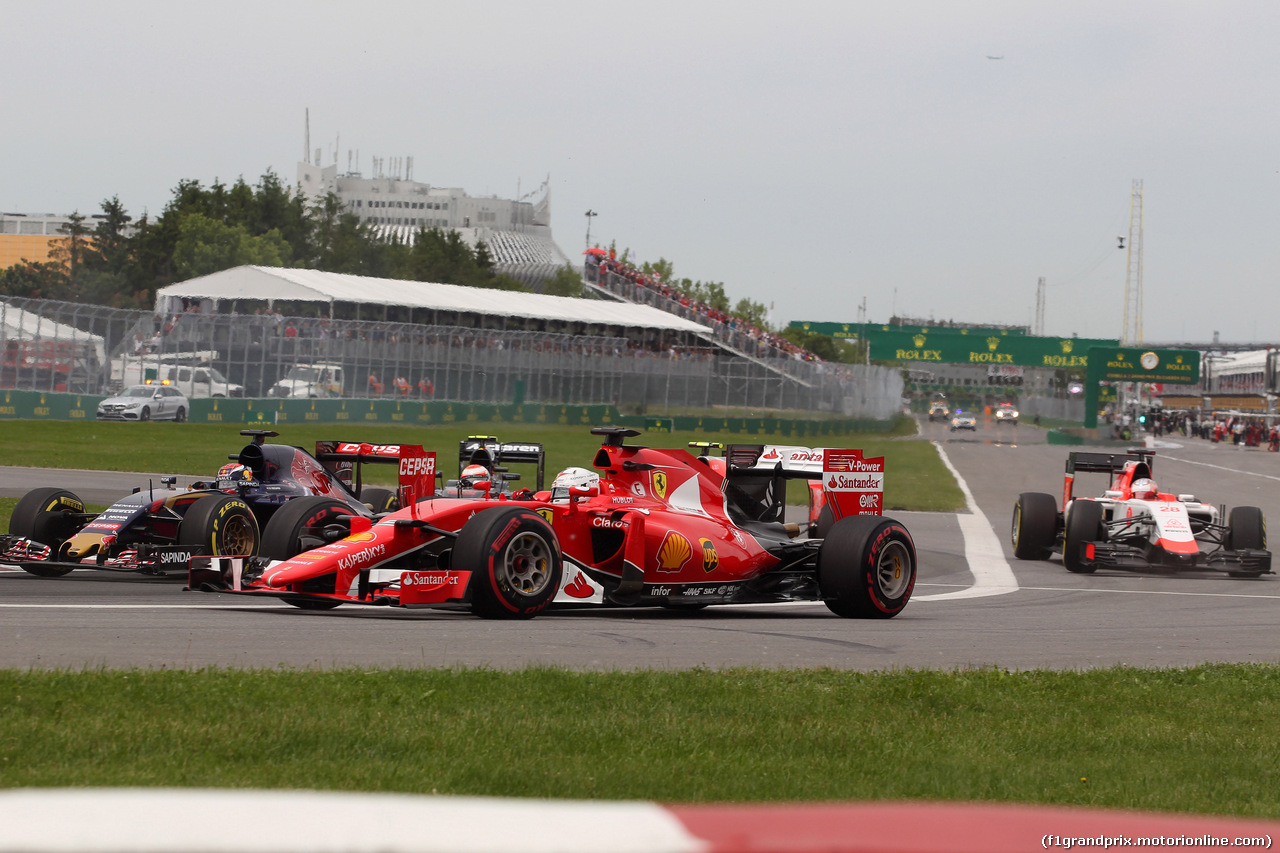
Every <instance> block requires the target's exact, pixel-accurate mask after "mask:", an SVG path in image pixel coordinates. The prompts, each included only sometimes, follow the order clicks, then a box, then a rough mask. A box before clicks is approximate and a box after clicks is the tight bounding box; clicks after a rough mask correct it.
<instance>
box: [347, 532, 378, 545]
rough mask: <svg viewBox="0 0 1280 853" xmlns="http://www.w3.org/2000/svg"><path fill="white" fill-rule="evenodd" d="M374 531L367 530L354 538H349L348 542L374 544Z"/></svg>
mask: <svg viewBox="0 0 1280 853" xmlns="http://www.w3.org/2000/svg"><path fill="white" fill-rule="evenodd" d="M374 538H375V537H374V535H373V531H372V530H366V531H365V532H364V533H357V534H355V535H354V536H348V537H347V541H348V542H372V541H373V540H374Z"/></svg>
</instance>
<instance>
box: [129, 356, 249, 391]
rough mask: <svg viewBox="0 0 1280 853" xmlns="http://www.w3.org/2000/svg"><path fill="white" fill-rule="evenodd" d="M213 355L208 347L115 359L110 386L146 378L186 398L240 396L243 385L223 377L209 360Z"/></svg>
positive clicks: (139, 382) (136, 381)
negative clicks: (185, 351)
mask: <svg viewBox="0 0 1280 853" xmlns="http://www.w3.org/2000/svg"><path fill="white" fill-rule="evenodd" d="M216 356H217V353H215V352H211V351H210V352H203V353H188V354H184V355H177V356H146V355H144V356H142V357H133V358H124V359H117V360H116V361H115V362H114V363H113V364H112V371H111V380H112V386H113V387H115V388H128V387H129V386H132V385H140V384H143V383H145V382H146V381H147V380H148V379H150V380H152V381H153V382H155V383H165V384H167V385H170V386H172V387H174V388H177V389H178V390H179V391H181V392H182V393H183V394H185V395H186V396H187V397H190V398H204V397H243V396H244V386H243V385H238V384H236V383H235V382H232V381H230V380H229V379H227V377H225V376H223V375H222V372H221V371H220V370H218V368H216V367H214V366H213V365H212V364H211V363H210V362H211V361H212V359H213V358H215V357H216Z"/></svg>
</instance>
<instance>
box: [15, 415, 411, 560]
mask: <svg viewBox="0 0 1280 853" xmlns="http://www.w3.org/2000/svg"><path fill="white" fill-rule="evenodd" d="M240 434H241V435H247V436H251V437H252V441H251V443H250V444H248V445H247V446H245V447H244V449H243V450H241V451H240V452H239V453H238V454H232V455H231V456H230V457H229V458H230V459H231V460H232V461H231V462H230V463H228V464H227V465H224V466H223V467H222V469H221V470H220V471H219V472H218V476H217V479H216V480H215V481H213V482H195V483H192V484H191V487H190V488H188V489H186V490H180V489H178V488H176V485H175V484H176V482H177V478H176V477H162V478H161V481H160V485H161V487H160V488H156V487H155V486H154V485H152V484H148V486H147V487H146V488H144V489H135V490H134V492H133V494H131V495H128V496H126V497H124V498H121V499H120V500H118V501H116V502H115V503H114V504H112V505H111V506H110V507H108V508H107V509H106V510H104V511H103V512H101V513H92V512H86V511H85V506H84V502H83V501H81V500H80V498H79V497H78V496H76V495H75V494H74V493H72V492H69V491H67V490H66V489H56V488H42V489H35V490H33V491H30V492H28V493H27V494H26V495H25V496H23V497H22V498H21V499H20V500H19V501H18V504H17V506H16V507H15V508H14V510H13V514H12V516H11V517H10V520H9V535H8V536H0V562H4V563H16V564H17V565H19V566H21V567H22V568H23V569H25V570H26V571H28V572H30V573H31V574H34V575H40V576H41V577H58V576H60V575H65V574H67V573H68V572H70V571H72V570H73V569H76V568H80V567H85V568H96V569H109V570H115V571H125V572H141V573H144V574H164V573H166V570H171V569H180V570H182V571H184V572H185V571H186V570H187V569H188V564H189V561H190V559H191V557H193V556H196V555H216V554H241V555H243V554H256V553H257V552H258V548H259V540H260V531H261V529H262V526H263V525H266V524H267V522H268V521H269V520H270V519H271V517H272V516H274V515H275V514H276V513H277V512H278V511H279V510H280V508H281V507H283V506H287V505H288V503H289V502H290V501H293V500H296V499H297V498H299V497H317V498H320V499H323V500H328V501H331V502H333V503H334V504H340V505H341V506H342V507H343V508H344V512H347V513H349V514H352V515H359V516H373V515H375V514H376V513H381V512H388V511H391V510H393V509H396V508H397V507H398V506H399V505H398V504H397V503H396V500H397V498H396V494H395V492H394V491H393V490H391V489H381V488H368V487H363V484H362V480H361V465H362V463H366V462H388V463H394V462H397V461H398V460H399V452H400V451H399V447H397V446H380V445H368V444H360V443H356V442H343V441H321V442H317V443H316V452H315V455H314V456H313V455H312V454H310V453H308V452H307V451H305V450H303V449H302V448H300V447H290V446H288V445H283V444H266V443H265V440H266V439H267V438H274V437H275V436H276V435H277V434H278V433H275V432H273V431H270V430H242V431H241V433H240ZM420 450H421V448H419V451H420ZM353 471H354V473H355V482H354V483H353V482H352V479H351V476H352V472H353Z"/></svg>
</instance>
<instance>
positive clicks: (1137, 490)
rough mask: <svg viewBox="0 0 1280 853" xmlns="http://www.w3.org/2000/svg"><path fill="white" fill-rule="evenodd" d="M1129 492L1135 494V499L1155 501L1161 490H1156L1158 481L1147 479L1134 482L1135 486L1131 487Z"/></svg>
mask: <svg viewBox="0 0 1280 853" xmlns="http://www.w3.org/2000/svg"><path fill="white" fill-rule="evenodd" d="M1129 491H1131V492H1133V496H1134V497H1135V498H1138V499H1139V500H1144V501H1149V500H1153V499H1154V498H1155V496H1156V495H1158V494H1159V490H1158V489H1156V481H1155V480H1151V479H1148V478H1146V477H1142V478H1140V479H1137V480H1134V481H1133V485H1132V486H1130V487H1129Z"/></svg>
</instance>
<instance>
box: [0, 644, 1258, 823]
mask: <svg viewBox="0 0 1280 853" xmlns="http://www.w3.org/2000/svg"><path fill="white" fill-rule="evenodd" d="M0 695H4V696H6V697H7V698H6V701H5V702H4V703H3V704H0V787H19V786H63V785H70V786H96V785H108V786H131V785H138V786H188V787H202V786H215V787H269V788H318V789H332V790H353V791H397V792H406V793H440V794H458V795H486V796H488V795H492V796H510V797H555V798H600V799H631V798H652V799H659V800H664V801H674V802H732V801H743V802H747V801H751V802H755V801H787V800H844V799H872V800H874V799H942V800H983V801H1002V802H1032V803H1047V804H1048V803H1051V804H1063V805H1087V806H1107V807H1117V808H1138V809H1152V810H1169V811H1180V812H1205V813H1218V814H1231V815H1248V816H1255V817H1267V818H1280V716H1277V715H1276V714H1275V713H1273V711H1274V708H1275V707H1276V705H1277V703H1278V702H1280V667H1276V666H1267V665H1213V666H1199V667H1193V668H1189V669H1175V670H1155V671H1150V670H1136V669H1128V668H1111V669H1102V670H1093V671H1089V672H1079V673H1076V672H1045V671H1032V672H1021V673H1013V672H1008V671H1005V670H997V669H981V670H972V671H953V672H935V671H896V672H884V673H870V674H868V673H855V672H843V671H833V670H792V671H782V672H775V671H767V672H766V671H758V670H724V671H709V670H695V671H692V672H643V671H639V672H610V673H590V672H570V671H566V670H561V669H528V670H524V671H517V672H496V671H489V670H438V669H437V670H420V671H404V670H389V671H382V670H379V671H358V670H337V671H300V670H272V671H236V670H203V671H197V672H185V671H172V670H170V671H141V670H127V671H88V672H40V671H29V672H17V671H12V670H9V671H0Z"/></svg>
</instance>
